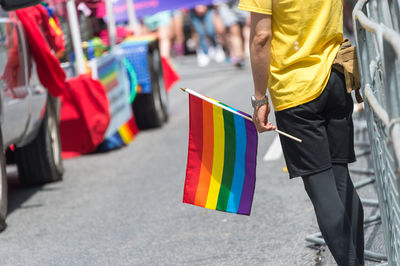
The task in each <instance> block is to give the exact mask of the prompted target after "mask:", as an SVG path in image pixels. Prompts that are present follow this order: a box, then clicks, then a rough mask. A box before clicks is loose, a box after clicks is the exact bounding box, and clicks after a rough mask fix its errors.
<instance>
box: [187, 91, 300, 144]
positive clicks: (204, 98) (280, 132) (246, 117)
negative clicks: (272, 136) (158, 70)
mask: <svg viewBox="0 0 400 266" xmlns="http://www.w3.org/2000/svg"><path fill="white" fill-rule="evenodd" d="M181 90H183V91H185V92H187V93H189V94H192V95H194V96H196V97H199V98H200V99H203V100H204V101H206V102H209V103H211V104H214V105H216V106H218V107H221V108H222V109H225V110H227V111H229V112H231V113H234V114H236V115H238V116H241V117H243V118H244V119H247V120H249V121H251V122H253V120H252V119H251V118H250V117H248V116H245V115H243V114H241V113H239V112H236V111H235V110H233V109H230V108H228V107H226V106H225V105H222V104H220V103H219V102H217V101H215V100H212V99H210V98H207V97H206V96H204V95H201V94H200V93H197V92H195V91H193V90H191V89H188V88H181ZM275 132H276V133H279V134H281V135H283V136H285V137H288V138H291V139H293V140H295V141H297V142H302V140H301V139H299V138H296V137H294V136H292V135H290V134H288V133H285V132H282V131H280V130H278V129H275Z"/></svg>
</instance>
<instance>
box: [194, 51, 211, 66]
mask: <svg viewBox="0 0 400 266" xmlns="http://www.w3.org/2000/svg"><path fill="white" fill-rule="evenodd" d="M209 63H210V57H209V56H208V55H206V54H205V53H204V52H203V51H201V50H200V49H198V50H197V65H198V66H199V67H205V66H207V65H208V64H209Z"/></svg>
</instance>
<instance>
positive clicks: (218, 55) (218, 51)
mask: <svg viewBox="0 0 400 266" xmlns="http://www.w3.org/2000/svg"><path fill="white" fill-rule="evenodd" d="M214 49H215V55H214V57H213V58H214V60H215V62H217V63H222V62H224V61H225V59H226V56H225V52H224V49H223V48H222V46H221V45H217V46H216V47H215V48H214Z"/></svg>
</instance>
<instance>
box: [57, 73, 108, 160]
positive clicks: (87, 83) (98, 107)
mask: <svg viewBox="0 0 400 266" xmlns="http://www.w3.org/2000/svg"><path fill="white" fill-rule="evenodd" d="M67 84H68V90H67V91H68V93H66V94H65V95H63V96H62V97H61V117H60V120H61V122H60V133H61V144H62V157H63V158H71V157H75V156H79V155H81V154H87V153H90V152H93V151H95V150H96V148H97V146H98V145H99V144H100V143H101V142H103V140H104V135H105V133H106V131H107V128H108V124H109V123H110V110H109V102H108V98H107V94H106V89H105V87H104V85H103V84H101V83H100V82H99V81H97V80H94V79H92V78H91V77H90V76H89V75H81V76H79V77H77V78H72V79H70V80H68V81H67Z"/></svg>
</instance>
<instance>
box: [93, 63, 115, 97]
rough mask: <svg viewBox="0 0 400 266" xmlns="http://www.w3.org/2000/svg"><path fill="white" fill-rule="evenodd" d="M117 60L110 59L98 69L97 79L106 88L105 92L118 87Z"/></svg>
mask: <svg viewBox="0 0 400 266" xmlns="http://www.w3.org/2000/svg"><path fill="white" fill-rule="evenodd" d="M117 63H118V62H117V60H116V59H112V60H110V61H109V62H107V63H106V64H104V65H102V66H101V67H99V68H98V74H99V79H100V81H101V83H103V85H104V86H105V87H106V91H107V92H109V91H112V90H113V89H114V88H115V87H117V86H118V84H119V83H118V74H117V70H118V65H117Z"/></svg>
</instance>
